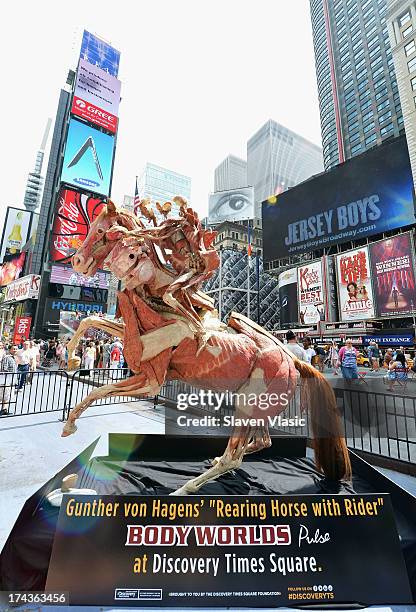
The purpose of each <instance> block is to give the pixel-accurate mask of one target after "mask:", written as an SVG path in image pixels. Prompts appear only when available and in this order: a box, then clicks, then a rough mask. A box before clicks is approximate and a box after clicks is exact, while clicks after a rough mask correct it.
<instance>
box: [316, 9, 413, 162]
mask: <svg viewBox="0 0 416 612" xmlns="http://www.w3.org/2000/svg"><path fill="white" fill-rule="evenodd" d="M310 8H311V18H312V31H313V42H314V49H315V64H316V74H317V83H318V94H319V105H320V116H321V131H322V146H323V155H324V166H325V169H328V168H331V167H332V166H335V165H336V164H339V163H342V162H343V161H345V160H347V159H350V158H351V157H353V156H355V155H359V154H360V153H362V152H363V151H365V150H367V149H369V148H371V147H374V146H376V145H378V144H381V142H382V141H383V140H386V139H387V138H390V137H392V136H398V135H399V134H400V133H402V132H403V131H404V126H403V115H402V110H401V105H400V98H399V92H398V86H397V80H396V75H395V67H394V62H393V56H392V51H391V48H390V41H389V32H388V26H387V23H386V17H387V15H386V13H387V0H310Z"/></svg>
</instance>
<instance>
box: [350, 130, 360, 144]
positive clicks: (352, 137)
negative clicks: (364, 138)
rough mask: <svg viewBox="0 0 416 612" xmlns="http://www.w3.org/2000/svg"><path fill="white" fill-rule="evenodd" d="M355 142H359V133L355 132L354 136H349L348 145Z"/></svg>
mask: <svg viewBox="0 0 416 612" xmlns="http://www.w3.org/2000/svg"><path fill="white" fill-rule="evenodd" d="M357 140H360V132H357V133H356V134H353V135H352V136H350V143H351V144H352V143H353V142H357Z"/></svg>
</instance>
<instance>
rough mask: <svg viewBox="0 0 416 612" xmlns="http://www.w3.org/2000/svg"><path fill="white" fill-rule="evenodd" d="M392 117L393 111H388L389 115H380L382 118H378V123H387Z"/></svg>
mask: <svg viewBox="0 0 416 612" xmlns="http://www.w3.org/2000/svg"><path fill="white" fill-rule="evenodd" d="M390 117H391V111H390V110H389V111H387V113H384V114H383V115H380V117H379V118H378V122H379V123H383V121H387V119H390Z"/></svg>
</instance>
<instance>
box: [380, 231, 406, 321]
mask: <svg viewBox="0 0 416 612" xmlns="http://www.w3.org/2000/svg"><path fill="white" fill-rule="evenodd" d="M412 252H413V248H412V240H411V237H410V234H408V233H406V234H401V235H400V236H394V237H393V238H388V239H387V240H381V241H380V242H375V243H374V244H372V245H370V255H371V271H372V279H373V287H374V295H375V298H376V303H377V315H378V316H380V317H389V316H394V315H402V316H403V315H408V314H410V313H411V312H412V311H413V310H414V309H415V307H416V290H415V273H414V268H413V259H412Z"/></svg>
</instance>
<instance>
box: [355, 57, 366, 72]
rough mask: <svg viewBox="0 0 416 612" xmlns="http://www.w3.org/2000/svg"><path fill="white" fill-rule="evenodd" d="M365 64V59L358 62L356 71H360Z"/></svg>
mask: <svg viewBox="0 0 416 612" xmlns="http://www.w3.org/2000/svg"><path fill="white" fill-rule="evenodd" d="M364 64H365V57H364V58H363V59H362V60H361V61H359V62H358V64H355V70H359V69H360V68H361V66H364Z"/></svg>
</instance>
